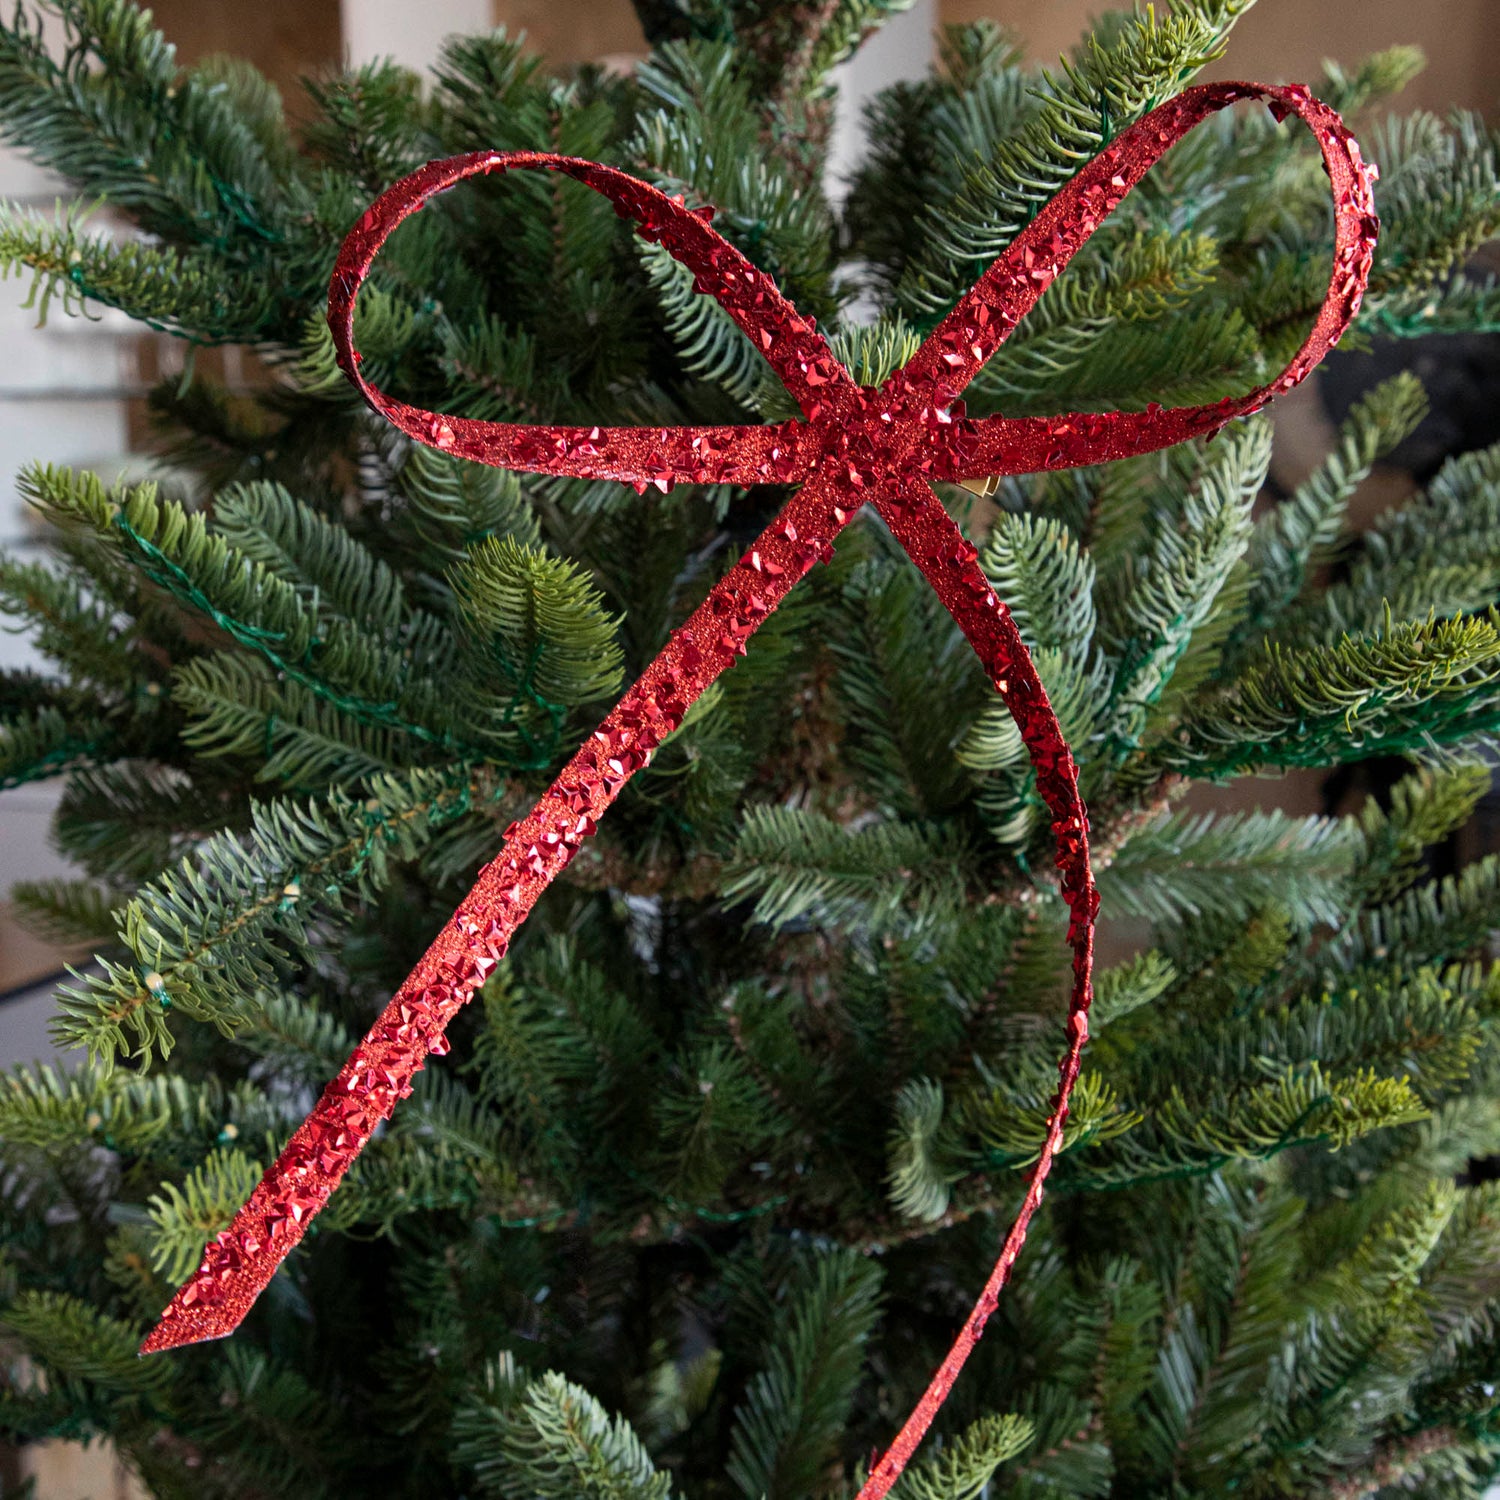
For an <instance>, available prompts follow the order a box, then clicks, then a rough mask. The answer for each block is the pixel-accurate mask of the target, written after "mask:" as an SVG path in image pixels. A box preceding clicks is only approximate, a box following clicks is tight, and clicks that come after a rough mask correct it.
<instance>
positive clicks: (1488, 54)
mask: <svg viewBox="0 0 1500 1500" xmlns="http://www.w3.org/2000/svg"><path fill="white" fill-rule="evenodd" d="M1105 8H1106V4H1105V3H1103V0H942V15H943V20H944V21H948V22H953V21H972V20H976V19H977V18H979V17H981V16H990V17H993V18H994V19H995V20H997V21H1001V22H1003V23H1004V24H1005V25H1007V26H1009V27H1011V28H1012V29H1013V30H1015V31H1016V32H1017V33H1018V34H1019V35H1020V36H1021V38H1022V39H1023V40H1024V41H1025V42H1026V44H1027V48H1028V51H1029V52H1030V55H1031V56H1032V57H1033V58H1035V59H1037V60H1038V61H1043V62H1046V61H1050V60H1051V59H1053V58H1055V57H1057V56H1058V55H1059V54H1060V53H1062V52H1065V51H1067V50H1068V49H1069V48H1070V47H1071V46H1072V45H1073V44H1074V42H1075V41H1077V39H1078V38H1079V36H1081V35H1082V34H1083V32H1084V31H1085V29H1086V27H1087V24H1088V18H1089V16H1090V15H1093V14H1095V13H1096V12H1098V11H1100V10H1102V9H1105ZM1346 33H1347V34H1346ZM1398 42H1414V43H1416V44H1417V45H1418V46H1420V47H1421V48H1422V49H1423V50H1424V51H1425V52H1426V53H1427V60H1428V61H1427V71H1426V72H1425V73H1424V74H1423V75H1422V76H1421V77H1420V78H1419V79H1418V80H1417V81H1416V83H1415V84H1413V85H1412V87H1411V88H1410V89H1409V90H1408V92H1407V93H1406V94H1405V95H1404V96H1403V99H1402V103H1403V106H1404V107H1416V106H1419V105H1420V106H1424V107H1426V108H1429V109H1436V110H1439V111H1442V110H1446V109H1447V108H1448V107H1449V106H1450V105H1455V104H1457V105H1463V106H1464V107H1465V108H1469V109H1482V110H1485V111H1487V112H1490V113H1492V114H1493V113H1495V112H1496V106H1497V105H1500V47H1497V45H1496V43H1497V42H1500V4H1497V0H1259V3H1258V4H1257V5H1256V6H1255V8H1254V9H1253V10H1252V11H1251V12H1250V13H1249V14H1248V15H1247V16H1245V18H1244V19H1243V20H1241V21H1240V23H1239V24H1238V25H1237V26H1236V27H1235V29H1234V35H1233V38H1232V39H1231V41H1230V44H1229V52H1228V54H1227V55H1226V56H1225V57H1224V59H1223V60H1222V61H1220V62H1218V63H1216V64H1215V65H1214V67H1213V68H1212V69H1210V70H1209V72H1208V73H1207V75H1206V76H1207V77H1210V78H1254V79H1258V80H1261V81H1264V82H1268V83H1271V82H1304V81H1308V80H1310V79H1311V78H1313V77H1314V76H1315V75H1316V73H1317V71H1318V68H1319V65H1320V64H1321V62H1322V60H1323V59H1324V58H1325V57H1333V58H1336V59H1337V60H1338V61H1339V62H1341V63H1343V64H1345V66H1348V65H1350V64H1352V63H1354V62H1356V61H1358V60H1359V59H1360V58H1361V57H1363V56H1365V55H1366V54H1368V53H1370V52H1375V51H1378V50H1379V49H1380V48H1382V47H1390V46H1393V45H1395V44H1396V43H1398Z"/></svg>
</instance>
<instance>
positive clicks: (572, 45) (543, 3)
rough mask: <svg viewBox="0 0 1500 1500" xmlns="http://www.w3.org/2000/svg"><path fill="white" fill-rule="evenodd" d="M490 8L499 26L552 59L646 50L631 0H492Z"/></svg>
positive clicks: (574, 59) (592, 58)
mask: <svg viewBox="0 0 1500 1500" xmlns="http://www.w3.org/2000/svg"><path fill="white" fill-rule="evenodd" d="M491 6H492V9H493V13H494V17H495V24H496V25H497V26H504V27H505V28H506V29H507V30H509V31H524V32H525V33H526V36H527V40H528V41H529V42H530V43H531V46H532V47H533V48H534V49H535V50H536V51H538V52H540V53H542V54H543V56H545V57H547V58H548V59H549V60H550V61H552V62H555V63H571V62H593V61H596V60H597V59H599V58H603V57H611V56H619V55H621V54H632V53H637V54H638V53H644V52H645V51H646V39H645V37H644V36H642V34H641V25H640V22H639V21H637V20H636V18H635V10H634V8H633V7H632V6H631V4H630V0H491Z"/></svg>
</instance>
